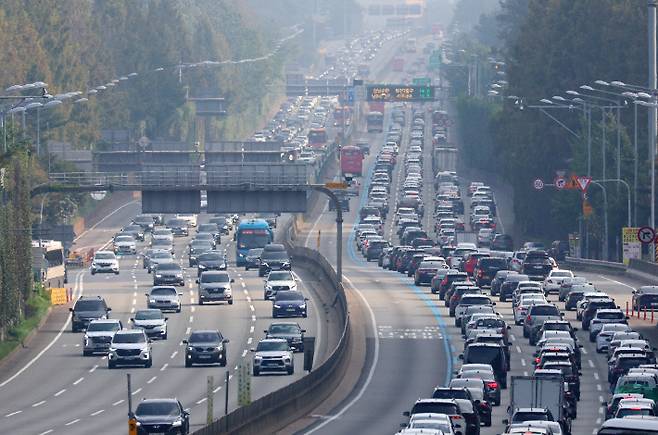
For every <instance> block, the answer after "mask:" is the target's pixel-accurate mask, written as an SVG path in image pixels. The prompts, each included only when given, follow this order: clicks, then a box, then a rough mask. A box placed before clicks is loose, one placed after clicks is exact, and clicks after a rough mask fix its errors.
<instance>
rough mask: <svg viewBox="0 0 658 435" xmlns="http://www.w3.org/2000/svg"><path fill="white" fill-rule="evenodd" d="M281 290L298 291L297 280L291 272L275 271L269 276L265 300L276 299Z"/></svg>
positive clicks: (266, 282) (264, 290)
mask: <svg viewBox="0 0 658 435" xmlns="http://www.w3.org/2000/svg"><path fill="white" fill-rule="evenodd" d="M279 290H297V280H295V277H294V276H293V274H292V272H290V271H289V270H273V271H271V272H270V273H269V275H267V278H266V280H265V286H264V289H263V292H264V294H263V299H265V300H268V299H274V295H275V294H276V292H278V291H279Z"/></svg>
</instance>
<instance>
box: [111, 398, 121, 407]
mask: <svg viewBox="0 0 658 435" xmlns="http://www.w3.org/2000/svg"><path fill="white" fill-rule="evenodd" d="M122 403H123V399H121V400H117V401H116V402H114V403H113V404H112V406H117V405H121V404H122Z"/></svg>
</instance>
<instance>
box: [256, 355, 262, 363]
mask: <svg viewBox="0 0 658 435" xmlns="http://www.w3.org/2000/svg"><path fill="white" fill-rule="evenodd" d="M262 359H263V357H262V356H260V355H256V356H255V357H254V361H256V362H260V361H261V360H262Z"/></svg>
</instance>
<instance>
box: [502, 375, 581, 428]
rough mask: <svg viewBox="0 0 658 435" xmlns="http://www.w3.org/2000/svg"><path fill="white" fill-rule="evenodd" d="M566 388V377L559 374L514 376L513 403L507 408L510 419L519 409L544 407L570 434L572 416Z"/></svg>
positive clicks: (511, 394)
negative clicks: (566, 397)
mask: <svg viewBox="0 0 658 435" xmlns="http://www.w3.org/2000/svg"><path fill="white" fill-rule="evenodd" d="M564 388H565V387H564V379H563V378H562V377H561V376H557V375H556V376H542V377H537V376H512V389H511V392H510V398H511V403H510V406H509V408H507V410H508V413H509V417H510V420H511V418H512V416H513V415H514V413H515V412H516V411H517V410H519V409H523V408H525V409H527V408H543V409H547V410H548V411H550V412H551V414H552V415H553V419H554V420H555V421H556V422H558V423H560V425H561V426H562V430H563V431H564V433H565V434H570V433H571V417H570V415H569V413H568V404H567V403H566V400H565V391H564Z"/></svg>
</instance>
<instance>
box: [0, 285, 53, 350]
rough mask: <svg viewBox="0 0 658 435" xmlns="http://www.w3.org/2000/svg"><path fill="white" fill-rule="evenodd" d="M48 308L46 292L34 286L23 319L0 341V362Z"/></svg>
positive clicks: (18, 343)
mask: <svg viewBox="0 0 658 435" xmlns="http://www.w3.org/2000/svg"><path fill="white" fill-rule="evenodd" d="M48 307H50V297H49V295H48V292H47V291H46V290H44V289H43V288H42V287H41V286H39V285H36V286H35V287H34V291H33V292H32V295H31V296H30V298H29V299H28V300H27V303H26V307H25V315H24V317H23V318H22V319H21V320H19V321H18V323H16V324H15V325H14V326H12V327H11V328H9V330H8V331H7V334H6V337H5V338H4V339H3V340H0V360H2V358H4V357H6V356H7V355H8V354H9V353H10V352H11V351H12V350H14V349H15V348H16V347H18V346H19V345H20V344H21V343H22V342H23V340H25V338H26V337H27V336H28V335H29V334H30V332H32V331H33V330H34V329H35V328H36V327H37V326H38V325H39V322H40V321H41V319H42V318H43V316H44V315H45V314H46V312H47V311H48Z"/></svg>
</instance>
